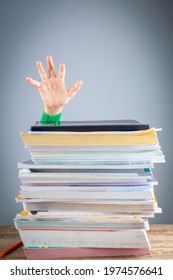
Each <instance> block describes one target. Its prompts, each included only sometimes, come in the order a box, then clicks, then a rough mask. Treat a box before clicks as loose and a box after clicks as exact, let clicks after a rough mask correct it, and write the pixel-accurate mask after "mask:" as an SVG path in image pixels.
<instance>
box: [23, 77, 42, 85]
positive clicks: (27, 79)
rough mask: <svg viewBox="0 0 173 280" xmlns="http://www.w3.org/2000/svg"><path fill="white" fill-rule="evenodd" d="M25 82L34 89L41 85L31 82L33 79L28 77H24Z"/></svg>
mask: <svg viewBox="0 0 173 280" xmlns="http://www.w3.org/2000/svg"><path fill="white" fill-rule="evenodd" d="M26 81H27V82H28V83H29V84H30V85H32V86H34V87H36V88H39V87H40V85H41V83H39V82H38V81H36V80H33V79H32V78H30V77H26Z"/></svg>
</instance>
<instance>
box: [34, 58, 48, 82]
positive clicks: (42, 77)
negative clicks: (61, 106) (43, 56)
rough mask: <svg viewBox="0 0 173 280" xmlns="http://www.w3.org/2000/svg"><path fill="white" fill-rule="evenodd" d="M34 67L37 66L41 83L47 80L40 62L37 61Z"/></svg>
mask: <svg viewBox="0 0 173 280" xmlns="http://www.w3.org/2000/svg"><path fill="white" fill-rule="evenodd" d="M36 65H37V69H38V73H39V74H40V77H41V79H42V81H43V80H46V79H47V74H46V71H45V70H44V67H43V64H42V62H41V61H37V62H36Z"/></svg>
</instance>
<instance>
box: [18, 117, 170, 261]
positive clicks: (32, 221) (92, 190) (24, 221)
mask: <svg viewBox="0 0 173 280" xmlns="http://www.w3.org/2000/svg"><path fill="white" fill-rule="evenodd" d="M120 123H121V126H120V125H119V124H117V122H114V121H111V122H110V123H109V122H106V124H105V123H104V126H102V123H98V122H97V124H95V123H94V122H93V123H92V122H90V124H89V125H88V124H85V123H83V122H79V123H78V126H76V124H74V123H71V124H70V125H69V124H68V129H67V126H65V125H63V124H61V125H60V126H58V127H57V126H50V127H49V126H42V125H38V126H34V127H31V130H30V131H29V132H26V133H21V137H22V139H23V142H24V144H25V147H26V149H27V150H28V151H29V153H30V157H31V160H29V161H27V162H23V163H18V168H19V178H20V180H21V186H20V193H19V195H18V196H17V198H16V201H17V202H18V203H22V204H23V208H24V211H22V212H21V213H19V214H17V215H16V218H15V220H14V223H15V226H16V228H17V229H18V230H19V234H20V236H21V239H22V241H23V244H24V251H25V254H26V256H27V258H28V259H56V258H60V259H61V258H76V257H77V258H79V257H106V256H123V255H141V254H150V253H151V248H150V243H149V240H148V237H147V230H149V223H148V218H150V217H154V214H155V213H161V208H160V207H158V204H157V199H156V197H155V194H154V187H155V186H156V187H157V185H158V182H157V180H156V179H155V178H154V176H153V173H152V168H153V165H154V163H160V162H164V161H165V159H164V155H163V153H162V150H161V147H160V145H159V141H158V137H157V131H156V129H154V128H149V126H147V125H142V124H139V123H137V122H136V121H130V123H129V122H125V123H123V125H122V121H121V122H120ZM136 124H137V125H136ZM133 125H134V126H133ZM33 128H34V129H33ZM70 128H71V130H70ZM98 128H99V129H98ZM120 129H121V130H120Z"/></svg>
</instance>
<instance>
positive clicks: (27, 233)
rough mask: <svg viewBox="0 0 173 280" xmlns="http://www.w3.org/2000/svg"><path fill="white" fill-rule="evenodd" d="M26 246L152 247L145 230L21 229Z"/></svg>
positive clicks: (20, 233)
mask: <svg viewBox="0 0 173 280" xmlns="http://www.w3.org/2000/svg"><path fill="white" fill-rule="evenodd" d="M19 235H20V237H21V239H22V241H23V244H24V246H25V247H31V248H33V246H36V247H39V246H53V247H59V246H62V247H71V248H76V247H87V248H92V247H93V248H150V243H149V240H148V237H147V234H146V231H145V230H124V231H123V230H121V231H116V230H115V231H114V230H104V231H102V230H97V231H93V230H86V231H84V230H39V229H35V230H32V229H31V230H30V229H24V230H23V229H19Z"/></svg>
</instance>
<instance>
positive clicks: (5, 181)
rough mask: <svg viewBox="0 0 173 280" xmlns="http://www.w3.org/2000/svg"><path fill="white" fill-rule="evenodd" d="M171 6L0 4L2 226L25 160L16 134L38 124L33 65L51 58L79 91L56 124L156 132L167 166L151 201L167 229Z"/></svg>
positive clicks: (67, 0) (170, 214)
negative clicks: (138, 126)
mask: <svg viewBox="0 0 173 280" xmlns="http://www.w3.org/2000/svg"><path fill="white" fill-rule="evenodd" d="M172 4H173V2H172V1H166V0H163V1H160V0H144V1H140V0H136V1H135V0H134V1H133V0H127V1H125V0H120V1H111V0H98V1H97V0H88V1H82V0H63V1H59V0H57V1H55V0H51V1H48V0H40V1H39V0H37V1H35V0H30V1H25V0H16V1H9V0H4V1H1V2H0V40H1V44H0V49H1V52H0V56H1V59H0V71H1V73H0V79H1V87H0V89H1V90H0V96H1V97H0V102H1V109H0V113H1V117H0V120H1V131H0V139H1V145H0V147H1V153H0V159H1V166H0V172H1V174H0V178H1V192H0V194H1V196H0V223H1V224H12V223H13V218H14V217H15V215H16V213H17V212H19V211H21V209H22V207H20V206H19V205H17V204H16V203H15V196H16V195H17V194H18V190H19V185H20V181H19V180H18V169H17V162H22V161H24V160H27V159H29V153H28V152H27V151H26V150H25V148H24V145H23V142H22V140H21V139H20V136H19V132H20V131H27V130H28V128H29V126H30V125H31V124H33V123H35V121H37V120H39V119H40V116H41V113H42V110H43V106H42V101H41V98H40V96H39V93H38V92H37V90H36V89H35V88H32V87H31V86H30V85H28V84H27V83H26V82H25V77H26V76H27V75H30V76H31V77H33V78H35V79H38V80H39V75H38V73H37V69H36V66H35V62H36V61H37V60H38V59H40V60H42V61H43V63H44V65H45V66H46V61H45V57H46V55H47V54H51V55H52V56H53V59H54V63H55V65H56V68H58V65H59V63H62V62H63V63H65V64H66V69H67V71H66V85H67V87H71V86H72V84H73V83H74V82H75V81H77V80H78V79H82V80H83V82H84V84H83V86H82V88H81V90H80V92H79V93H78V94H77V95H76V97H75V98H74V99H73V100H72V101H71V102H70V103H68V105H67V106H66V107H65V109H64V111H63V116H62V120H103V119H108V120H109V119H128V118H130V119H137V120H139V121H140V122H143V123H149V124H150V126H151V127H152V126H154V127H156V128H160V127H161V128H162V129H163V130H162V132H159V133H158V135H159V140H160V143H161V146H162V149H163V151H164V154H165V156H166V164H156V165H155V169H154V175H155V177H156V178H157V179H158V181H159V186H156V188H155V189H156V195H157V198H158V202H159V205H160V206H161V207H162V209H163V214H158V215H156V217H155V219H154V220H152V219H150V222H152V223H172V222H173V207H172V205H173V202H172V195H173V186H172V171H173V170H172V166H173V152H172V121H173V120H172V110H173V109H172V105H173V102H172V101H173V97H172V96H173V95H172V74H173V73H172V72H173V71H172V70H173V69H172V67H173V55H172V51H173V5H172Z"/></svg>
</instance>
